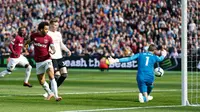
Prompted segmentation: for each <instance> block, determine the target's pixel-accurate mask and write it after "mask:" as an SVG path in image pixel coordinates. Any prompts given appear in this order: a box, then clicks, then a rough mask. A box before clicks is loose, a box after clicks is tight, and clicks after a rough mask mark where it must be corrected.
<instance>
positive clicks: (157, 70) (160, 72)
mask: <svg viewBox="0 0 200 112" xmlns="http://www.w3.org/2000/svg"><path fill="white" fill-rule="evenodd" d="M154 73H155V76H156V77H162V76H163V75H164V70H163V69H162V68H161V67H157V68H155V69H154Z"/></svg>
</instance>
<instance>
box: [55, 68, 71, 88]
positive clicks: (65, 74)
mask: <svg viewBox="0 0 200 112" xmlns="http://www.w3.org/2000/svg"><path fill="white" fill-rule="evenodd" d="M60 74H61V76H60V77H59V79H58V80H57V85H58V87H59V86H60V85H61V84H62V83H63V82H64V81H65V79H66V78H67V77H68V71H67V68H66V67H62V68H60Z"/></svg>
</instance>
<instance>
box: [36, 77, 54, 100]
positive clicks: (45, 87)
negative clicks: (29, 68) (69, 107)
mask: <svg viewBox="0 0 200 112" xmlns="http://www.w3.org/2000/svg"><path fill="white" fill-rule="evenodd" d="M37 78H38V81H39V83H40V85H42V87H43V88H44V90H45V91H46V92H47V94H48V96H47V97H46V100H50V99H51V98H52V97H53V96H54V94H53V92H52V91H51V89H50V88H49V84H48V83H47V82H46V80H45V74H44V73H41V74H37Z"/></svg>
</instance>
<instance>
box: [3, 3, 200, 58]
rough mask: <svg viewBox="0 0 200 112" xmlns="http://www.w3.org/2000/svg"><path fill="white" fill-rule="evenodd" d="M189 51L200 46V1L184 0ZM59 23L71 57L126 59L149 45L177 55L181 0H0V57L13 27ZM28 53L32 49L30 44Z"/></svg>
mask: <svg viewBox="0 0 200 112" xmlns="http://www.w3.org/2000/svg"><path fill="white" fill-rule="evenodd" d="M187 11H188V47H189V48H190V49H194V50H196V51H197V50H198V49H199V44H200V39H199V38H200V27H199V26H200V24H199V23H200V14H199V13H200V2H197V0H188V9H187ZM55 17H58V18H59V19H60V22H59V25H60V28H59V31H60V32H61V33H62V35H63V42H64V44H65V45H66V46H67V47H68V48H69V49H70V50H71V51H72V56H91V57H96V56H113V57H125V56H129V55H131V54H135V53H138V52H143V51H145V50H146V49H147V48H148V45H149V44H152V43H154V44H156V45H158V47H164V48H165V49H167V50H168V51H169V56H172V57H180V54H181V0H1V1H0V55H1V56H2V55H9V52H10V50H9V48H8V47H7V44H8V42H9V40H10V39H12V38H13V37H14V35H15V34H16V30H17V28H18V27H20V26H22V25H25V26H27V31H28V33H29V34H30V33H31V32H34V31H36V30H37V25H38V23H39V22H41V21H49V20H50V19H51V18H55ZM29 55H33V46H29Z"/></svg>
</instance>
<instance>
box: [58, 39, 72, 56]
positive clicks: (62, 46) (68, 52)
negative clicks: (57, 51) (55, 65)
mask: <svg viewBox="0 0 200 112" xmlns="http://www.w3.org/2000/svg"><path fill="white" fill-rule="evenodd" d="M60 45H61V49H62V50H64V51H65V52H66V53H67V54H68V56H71V51H70V50H69V49H68V48H67V47H66V46H65V44H64V43H63V42H62V41H61V42H60Z"/></svg>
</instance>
